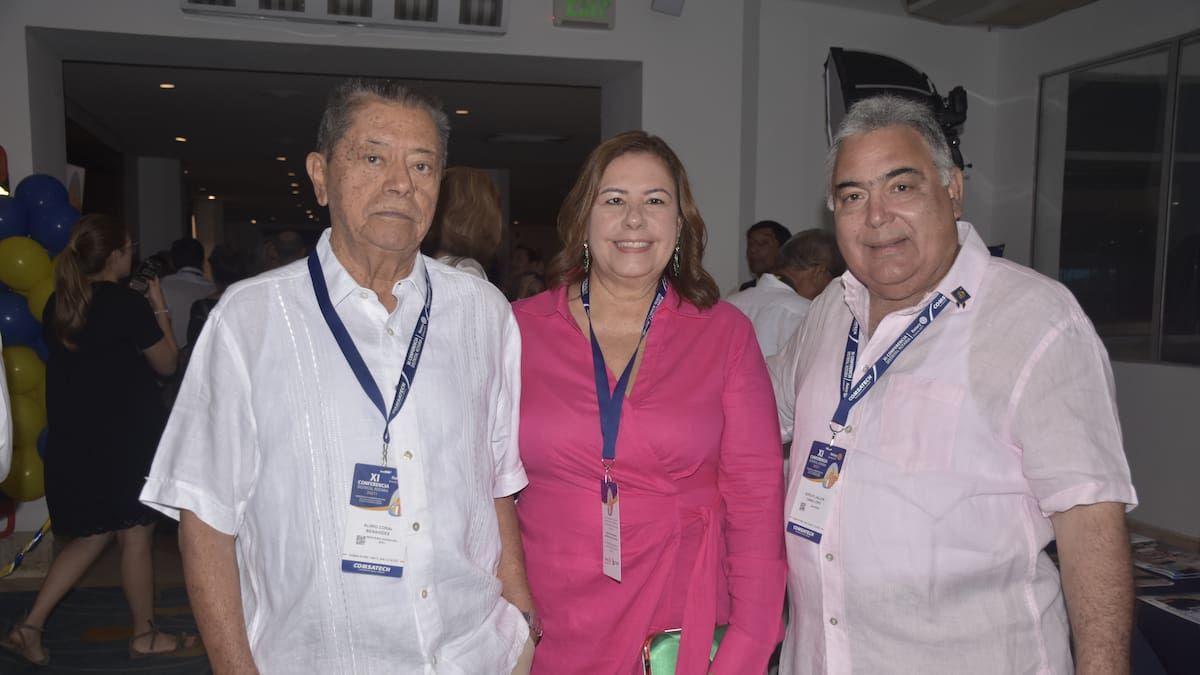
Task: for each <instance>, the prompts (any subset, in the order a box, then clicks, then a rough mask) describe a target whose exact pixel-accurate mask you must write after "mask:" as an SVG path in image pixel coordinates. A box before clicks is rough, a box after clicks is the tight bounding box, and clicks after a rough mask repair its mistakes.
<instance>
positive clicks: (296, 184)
mask: <svg viewBox="0 0 1200 675" xmlns="http://www.w3.org/2000/svg"><path fill="white" fill-rule="evenodd" d="M288 185H290V186H292V187H300V184H299V183H297V182H295V181H292V182H291V183H288Z"/></svg>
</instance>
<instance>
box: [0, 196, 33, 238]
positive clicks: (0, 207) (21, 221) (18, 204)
mask: <svg viewBox="0 0 1200 675" xmlns="http://www.w3.org/2000/svg"><path fill="white" fill-rule="evenodd" d="M27 234H29V209H27V208H25V203H24V202H22V201H21V200H19V199H14V198H12V197H0V239H7V238H8V237H23V236H25V235H27Z"/></svg>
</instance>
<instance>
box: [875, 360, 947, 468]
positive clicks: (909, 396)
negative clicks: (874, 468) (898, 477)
mask: <svg viewBox="0 0 1200 675" xmlns="http://www.w3.org/2000/svg"><path fill="white" fill-rule="evenodd" d="M888 379H890V380H891V382H889V383H888V387H887V390H886V392H885V394H884V399H883V402H882V403H883V408H882V412H881V414H880V428H879V458H880V459H882V460H883V461H885V462H887V463H889V464H893V465H895V466H897V467H899V468H900V469H902V470H904V471H906V472H908V473H917V472H922V471H936V470H939V469H946V468H948V467H949V466H950V464H951V462H952V461H953V454H954V446H955V444H956V441H957V437H958V420H959V416H960V415H959V412H960V409H961V408H962V402H963V395H964V390H963V388H962V387H960V386H958V385H955V384H950V383H947V382H941V381H938V380H931V379H929V378H925V377H920V376H917V375H908V374H904V373H888Z"/></svg>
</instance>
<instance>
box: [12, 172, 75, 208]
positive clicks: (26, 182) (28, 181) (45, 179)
mask: <svg viewBox="0 0 1200 675" xmlns="http://www.w3.org/2000/svg"><path fill="white" fill-rule="evenodd" d="M14 195H15V196H16V198H17V199H20V200H21V201H22V202H24V203H25V207H26V208H28V209H29V210H30V211H34V210H36V209H37V208H38V207H41V206H45V205H46V204H66V203H68V197H67V188H66V187H64V186H63V184H62V182H60V181H59V180H58V179H57V178H55V177H54V176H47V175H46V174H44V173H35V174H33V175H32V176H26V177H25V178H24V179H22V180H21V182H20V183H17V190H16V192H15V193H14Z"/></svg>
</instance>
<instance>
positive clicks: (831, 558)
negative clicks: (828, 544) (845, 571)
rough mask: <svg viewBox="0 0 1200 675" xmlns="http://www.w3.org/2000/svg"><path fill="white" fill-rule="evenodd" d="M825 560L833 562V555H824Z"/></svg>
mask: <svg viewBox="0 0 1200 675" xmlns="http://www.w3.org/2000/svg"><path fill="white" fill-rule="evenodd" d="M825 559H826V560H833V554H832V553H826V554H825Z"/></svg>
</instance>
